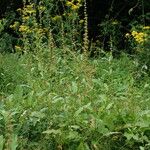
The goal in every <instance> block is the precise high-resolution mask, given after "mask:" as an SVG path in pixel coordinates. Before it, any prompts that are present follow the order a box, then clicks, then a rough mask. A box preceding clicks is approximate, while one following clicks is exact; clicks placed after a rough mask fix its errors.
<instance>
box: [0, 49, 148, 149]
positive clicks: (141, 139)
mask: <svg viewBox="0 0 150 150" xmlns="http://www.w3.org/2000/svg"><path fill="white" fill-rule="evenodd" d="M64 51H65V53H63V52H64ZM62 54H63V55H62ZM45 58H46V59H45ZM0 61H1V62H0V63H1V65H0V74H1V76H0V83H1V84H0V98H1V100H0V107H1V108H0V135H1V136H0V149H3V148H4V149H11V150H15V149H22V150H25V149H28V150H31V149H33V150H35V149H36V150H37V149H39V150H48V149H54V150H55V149H58V150H61V149H64V150H66V149H70V150H74V149H77V150H89V149H92V150H100V149H103V150H113V149H114V150H117V149H118V150H130V149H140V150H148V149H149V148H150V128H149V127H150V110H149V106H150V94H149V91H150V85H149V81H150V77H149V76H148V75H147V74H146V73H143V72H142V70H139V66H138V61H137V60H135V59H133V58H129V57H127V56H126V55H122V56H121V58H119V59H115V58H113V57H112V55H111V54H107V55H106V56H104V57H102V58H101V59H88V58H87V57H86V56H85V55H84V54H76V53H74V52H71V51H69V50H68V49H67V48H66V49H62V50H61V49H54V53H53V56H51V54H50V52H49V51H48V50H47V52H46V51H45V52H42V53H40V54H39V53H38V54H34V55H33V54H24V55H22V56H20V55H18V54H5V55H2V54H1V55H0Z"/></svg>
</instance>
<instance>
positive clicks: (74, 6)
mask: <svg viewBox="0 0 150 150" xmlns="http://www.w3.org/2000/svg"><path fill="white" fill-rule="evenodd" d="M71 9H72V10H78V9H79V6H78V5H72V7H71Z"/></svg>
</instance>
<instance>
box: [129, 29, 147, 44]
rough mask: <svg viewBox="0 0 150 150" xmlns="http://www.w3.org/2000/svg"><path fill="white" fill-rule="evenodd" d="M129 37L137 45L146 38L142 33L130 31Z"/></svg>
mask: <svg viewBox="0 0 150 150" xmlns="http://www.w3.org/2000/svg"><path fill="white" fill-rule="evenodd" d="M131 35H132V36H133V37H134V39H135V41H136V42H137V43H139V44H142V43H143V42H144V41H145V40H146V38H147V34H146V33H143V32H137V31H132V33H131Z"/></svg>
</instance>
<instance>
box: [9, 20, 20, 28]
mask: <svg viewBox="0 0 150 150" xmlns="http://www.w3.org/2000/svg"><path fill="white" fill-rule="evenodd" d="M18 27H19V22H18V21H15V22H14V24H13V25H10V28H12V29H16V28H18Z"/></svg>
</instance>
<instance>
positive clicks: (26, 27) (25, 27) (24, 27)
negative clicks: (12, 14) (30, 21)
mask: <svg viewBox="0 0 150 150" xmlns="http://www.w3.org/2000/svg"><path fill="white" fill-rule="evenodd" d="M28 30H29V27H28V26H25V25H21V26H20V27H19V31H20V32H28Z"/></svg>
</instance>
